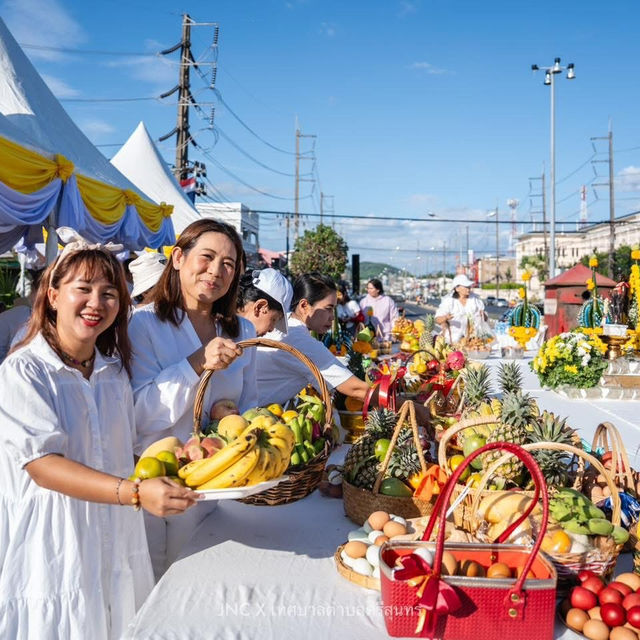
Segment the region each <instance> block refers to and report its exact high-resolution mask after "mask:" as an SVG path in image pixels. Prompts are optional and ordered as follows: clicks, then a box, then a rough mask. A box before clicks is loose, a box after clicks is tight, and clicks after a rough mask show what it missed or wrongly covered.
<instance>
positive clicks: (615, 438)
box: [591, 422, 636, 492]
mask: <svg viewBox="0 0 640 640" xmlns="http://www.w3.org/2000/svg"><path fill="white" fill-rule="evenodd" d="M609 438H610V439H611V447H609ZM598 447H602V448H603V449H604V450H605V452H607V451H611V452H612V454H613V455H612V471H611V475H612V476H613V478H614V480H615V479H618V481H619V482H620V486H621V487H623V488H627V489H633V491H634V492H635V490H636V484H635V482H634V481H633V474H632V473H631V463H630V461H629V455H628V454H627V449H626V447H625V446H624V441H623V440H622V436H621V435H620V431H618V429H617V428H616V427H615V426H614V425H613V424H612V423H611V422H601V423H600V424H599V425H598V426H597V427H596V432H595V434H594V436H593V442H592V444H591V450H592V451H595V450H596V449H598Z"/></svg>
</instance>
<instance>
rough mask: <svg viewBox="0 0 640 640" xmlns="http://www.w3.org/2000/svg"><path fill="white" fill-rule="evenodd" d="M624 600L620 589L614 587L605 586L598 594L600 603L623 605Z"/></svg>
mask: <svg viewBox="0 0 640 640" xmlns="http://www.w3.org/2000/svg"><path fill="white" fill-rule="evenodd" d="M622 600H623V597H622V594H621V593H620V591H618V590H617V589H614V588H613V587H605V588H604V589H603V590H602V591H601V592H600V593H599V594H598V601H599V602H600V605H605V604H610V603H613V604H619V605H622Z"/></svg>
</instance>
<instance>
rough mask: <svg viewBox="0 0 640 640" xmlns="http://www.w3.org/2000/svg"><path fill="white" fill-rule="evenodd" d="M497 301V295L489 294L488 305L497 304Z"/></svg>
mask: <svg viewBox="0 0 640 640" xmlns="http://www.w3.org/2000/svg"><path fill="white" fill-rule="evenodd" d="M495 303H496V297H495V296H487V306H488V305H492V306H493V305H495Z"/></svg>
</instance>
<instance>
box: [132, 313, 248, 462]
mask: <svg viewBox="0 0 640 640" xmlns="http://www.w3.org/2000/svg"><path fill="white" fill-rule="evenodd" d="M238 321H239V324H240V333H239V335H238V337H237V338H234V341H235V342H239V341H240V340H247V339H249V338H255V336H256V331H255V328H254V326H253V324H251V322H249V321H248V320H245V319H244V318H241V317H238ZM217 330H218V335H219V336H222V337H224V338H228V337H229V336H227V335H226V334H225V333H224V332H223V331H222V328H221V326H220V324H218V326H217ZM129 337H130V338H131V344H132V346H133V363H132V370H133V371H132V380H131V382H132V385H133V396H134V398H135V407H136V426H137V430H138V435H139V438H138V442H137V443H136V453H141V452H142V451H143V450H144V448H145V447H146V446H147V445H149V444H151V443H152V442H154V441H155V440H158V439H160V438H163V437H165V436H167V435H174V436H176V437H177V438H180V439H181V440H183V441H184V440H186V439H187V438H189V434H190V433H192V432H193V406H194V402H195V398H196V391H197V389H198V383H199V382H200V378H199V376H198V374H197V373H196V372H195V371H194V370H193V367H192V366H191V365H190V364H189V362H188V361H187V358H188V357H189V356H190V355H191V354H192V353H193V352H194V351H197V350H198V349H199V348H200V347H201V346H202V343H201V342H200V338H198V334H197V333H196V331H195V329H194V328H193V325H192V324H191V321H190V320H189V317H188V316H187V314H186V313H185V314H184V316H183V318H182V320H181V322H180V324H179V325H178V326H177V327H176V326H175V325H174V324H172V323H171V322H168V321H167V322H162V321H161V320H160V319H159V318H158V316H157V315H156V312H155V310H154V306H153V305H146V306H144V307H138V308H137V309H136V310H135V311H134V312H133V316H132V318H131V321H130V322H129ZM255 363H256V349H255V348H254V347H251V348H249V349H246V350H245V351H244V353H243V354H242V355H241V356H239V357H238V358H236V359H235V360H234V361H233V362H232V363H231V365H230V366H229V367H227V368H226V369H224V370H222V371H216V372H215V373H214V374H213V376H211V379H210V380H209V385H208V386H207V391H206V393H205V398H204V404H203V419H202V422H203V425H204V424H206V423H207V420H208V414H209V410H210V409H211V406H212V405H213V404H214V403H215V402H217V401H218V400H233V401H234V402H235V403H236V405H237V406H238V407H239V409H240V413H242V412H244V411H246V410H247V409H250V408H252V407H255V406H256V405H257V391H256V375H255V367H256V364H255Z"/></svg>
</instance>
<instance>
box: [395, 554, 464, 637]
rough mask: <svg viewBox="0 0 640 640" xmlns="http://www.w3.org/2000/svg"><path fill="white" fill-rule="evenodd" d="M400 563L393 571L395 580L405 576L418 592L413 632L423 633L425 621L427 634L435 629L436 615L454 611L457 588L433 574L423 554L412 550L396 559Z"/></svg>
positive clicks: (456, 607)
mask: <svg viewBox="0 0 640 640" xmlns="http://www.w3.org/2000/svg"><path fill="white" fill-rule="evenodd" d="M398 563H399V564H400V567H396V568H395V569H394V571H393V577H394V578H395V579H396V580H406V581H407V583H408V584H409V586H411V587H416V589H417V591H416V595H417V596H418V604H417V606H418V608H419V609H420V614H419V616H418V624H417V626H416V634H419V633H422V630H423V629H424V627H425V625H426V627H427V634H428V635H429V636H432V635H433V633H434V632H435V628H436V623H437V621H438V617H439V616H444V615H449V614H450V613H454V612H456V611H457V610H458V609H459V608H460V607H461V606H462V602H461V601H460V598H459V596H458V594H457V593H456V590H455V589H454V588H453V587H452V586H451V585H450V584H447V583H446V582H445V581H444V580H441V579H440V576H438V575H435V574H434V573H433V571H432V570H431V567H430V566H429V564H428V563H427V561H426V560H425V559H424V558H421V557H420V556H418V555H416V554H414V553H411V554H409V555H406V556H403V557H402V558H399V559H398Z"/></svg>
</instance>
